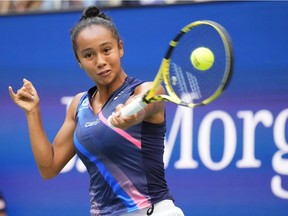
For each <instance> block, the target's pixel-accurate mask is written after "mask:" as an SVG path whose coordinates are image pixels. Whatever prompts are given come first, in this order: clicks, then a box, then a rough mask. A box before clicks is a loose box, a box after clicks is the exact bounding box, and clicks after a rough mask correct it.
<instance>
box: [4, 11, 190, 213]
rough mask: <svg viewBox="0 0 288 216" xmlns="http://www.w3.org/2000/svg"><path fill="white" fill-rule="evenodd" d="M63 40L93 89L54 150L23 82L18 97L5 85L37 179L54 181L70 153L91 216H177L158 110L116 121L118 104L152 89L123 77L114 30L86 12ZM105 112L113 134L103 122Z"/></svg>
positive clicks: (155, 106) (33, 94)
mask: <svg viewBox="0 0 288 216" xmlns="http://www.w3.org/2000/svg"><path fill="white" fill-rule="evenodd" d="M70 36H71V41H72V45H73V49H74V53H75V56H76V59H77V61H78V63H79V65H80V67H81V68H82V69H83V70H84V71H85V72H86V73H87V75H88V76H89V77H90V78H91V79H92V80H93V81H94V82H95V86H94V87H92V88H90V89H89V90H88V91H86V92H83V93H79V94H77V95H76V96H75V97H74V99H73V101H72V103H71V105H70V107H69V109H68V111H67V114H66V118H65V121H64V123H63V125H62V127H61V128H60V130H59V132H58V133H57V135H56V137H55V139H54V141H53V143H50V142H49V140H48V138H47V136H46V133H45V131H44V127H43V125H42V122H41V114H40V108H39V103H40V100H39V96H38V94H37V91H36V89H35V88H34V86H33V84H32V82H30V81H28V80H27V79H23V86H22V87H21V88H20V89H19V90H18V91H17V92H14V91H13V89H12V87H11V86H9V93H10V96H11V98H12V100H13V101H14V102H15V103H16V104H17V105H18V106H19V107H21V108H22V109H24V111H25V113H26V117H27V121H28V128H29V134H30V140H31V146H32V150H33V154H34V157H35V160H36V163H37V165H38V167H39V171H40V174H41V176H42V177H43V178H44V179H49V178H52V177H54V176H56V175H57V174H59V172H60V171H61V170H62V168H63V167H64V166H65V165H66V164H67V163H68V161H69V160H70V159H71V158H72V157H73V156H74V155H75V154H76V153H77V154H78V156H79V157H80V158H81V160H82V161H83V163H84V164H85V166H86V167H87V171H88V173H89V175H90V189H89V192H90V196H91V209H90V213H91V215H113V216H114V215H115V216H118V215H127V216H130V215H156V216H157V215H158V216H161V215H162V216H182V215H184V214H183V212H182V211H181V210H180V209H179V208H178V207H176V206H175V205H174V199H173V197H172V196H171V195H170V193H169V189H168V187H167V184H166V180H165V174H164V165H163V152H164V135H165V131H166V126H165V111H164V103H163V102H159V103H152V104H149V105H148V106H146V107H145V108H144V109H143V110H141V111H140V112H138V113H137V114H134V115H132V116H129V117H122V116H121V115H120V114H121V108H122V107H123V106H124V104H126V103H129V101H131V100H133V99H134V98H136V97H138V96H140V95H143V94H144V93H145V92H146V91H147V90H148V89H149V87H150V85H151V83H150V82H143V81H141V80H138V79H136V78H132V77H130V76H127V74H126V73H125V72H124V70H123V68H122V66H121V57H122V56H123V54H124V49H123V43H122V41H121V39H120V38H119V35H118V31H117V29H116V27H115V25H114V24H113V23H112V21H111V20H110V18H109V17H107V16H106V15H105V14H104V13H102V12H101V11H99V9H98V8H96V7H89V8H87V9H86V10H84V12H83V15H82V17H81V19H80V21H79V22H78V24H76V25H75V27H74V28H73V29H72V30H71V33H70ZM158 91H159V93H163V91H164V90H163V88H162V87H160V88H159V90H158ZM119 104H121V105H119ZM111 113H113V114H112V118H111V123H112V124H113V125H114V126H115V127H110V126H109V122H108V120H107V118H108V117H109V116H110V114H111Z"/></svg>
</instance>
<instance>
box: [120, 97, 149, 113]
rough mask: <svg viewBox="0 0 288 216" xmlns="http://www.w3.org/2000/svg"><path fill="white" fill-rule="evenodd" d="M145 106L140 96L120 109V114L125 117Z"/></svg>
mask: <svg viewBox="0 0 288 216" xmlns="http://www.w3.org/2000/svg"><path fill="white" fill-rule="evenodd" d="M145 106H146V104H145V103H144V102H143V100H142V97H138V98H136V99H135V100H133V101H132V102H131V103H129V104H127V105H126V106H125V107H123V108H122V109H121V116H122V117H126V116H131V115H134V114H135V113H138V112H139V111H140V110H142V109H143V108H144V107H145Z"/></svg>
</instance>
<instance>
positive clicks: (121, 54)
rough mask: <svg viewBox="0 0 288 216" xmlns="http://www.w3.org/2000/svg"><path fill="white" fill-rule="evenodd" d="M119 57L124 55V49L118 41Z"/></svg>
mask: <svg viewBox="0 0 288 216" xmlns="http://www.w3.org/2000/svg"><path fill="white" fill-rule="evenodd" d="M118 46H119V55H120V57H122V56H123V55H124V48H123V42H122V41H121V40H120V41H119V45H118Z"/></svg>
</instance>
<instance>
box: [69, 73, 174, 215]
mask: <svg viewBox="0 0 288 216" xmlns="http://www.w3.org/2000/svg"><path fill="white" fill-rule="evenodd" d="M141 83H143V81H140V80H138V79H135V78H132V77H127V78H126V80H125V82H124V83H123V84H122V86H121V87H120V88H119V89H118V90H116V91H115V92H114V93H113V95H111V97H110V98H109V99H108V101H107V103H106V104H105V105H104V106H103V108H102V110H101V111H100V112H99V113H98V114H97V115H95V114H94V113H93V110H92V107H91V106H90V102H91V100H92V97H93V94H94V93H95V92H96V91H97V87H96V86H95V87H93V88H91V89H89V91H88V92H86V93H85V94H84V95H83V96H82V98H81V99H80V102H79V105H78V108H77V112H76V123H77V125H76V130H75V133H74V143H75V149H76V151H77V154H78V156H79V158H80V159H81V160H82V161H83V163H84V164H85V166H86V168H87V171H88V173H89V175H90V188H89V191H90V196H91V209H90V213H91V215H113V216H117V215H121V214H124V213H128V212H133V211H136V210H139V209H143V208H146V207H149V206H151V205H152V204H154V203H157V202H159V201H162V200H164V199H173V198H172V197H171V195H170V194H169V190H168V188H167V184H166V181H165V176H164V164H163V152H164V136H165V132H166V125H165V122H164V123H163V124H152V123H148V122H145V121H144V122H142V123H140V124H137V125H134V126H131V127H129V128H128V129H126V130H121V129H119V128H111V127H109V125H108V122H107V118H108V117H109V116H110V115H111V113H112V112H113V111H114V110H115V108H116V106H117V105H118V104H124V103H125V101H126V100H127V99H128V98H129V96H131V95H132V94H133V92H134V89H135V88H136V87H137V86H138V85H140V84H141Z"/></svg>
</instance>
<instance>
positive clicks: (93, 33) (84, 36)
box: [77, 25, 114, 45]
mask: <svg viewBox="0 0 288 216" xmlns="http://www.w3.org/2000/svg"><path fill="white" fill-rule="evenodd" d="M103 39H105V40H113V39H114V38H113V35H112V33H111V31H110V30H109V29H108V28H106V27H104V26H101V25H91V26H88V27H85V28H84V29H82V30H81V31H80V32H79V34H78V37H77V44H78V45H79V43H83V42H88V43H89V42H91V41H95V40H97V41H98V40H103Z"/></svg>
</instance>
